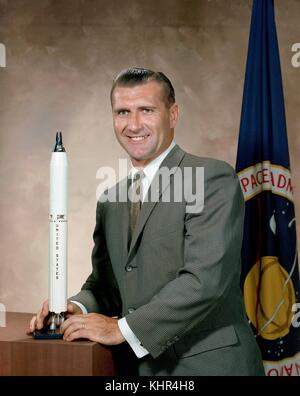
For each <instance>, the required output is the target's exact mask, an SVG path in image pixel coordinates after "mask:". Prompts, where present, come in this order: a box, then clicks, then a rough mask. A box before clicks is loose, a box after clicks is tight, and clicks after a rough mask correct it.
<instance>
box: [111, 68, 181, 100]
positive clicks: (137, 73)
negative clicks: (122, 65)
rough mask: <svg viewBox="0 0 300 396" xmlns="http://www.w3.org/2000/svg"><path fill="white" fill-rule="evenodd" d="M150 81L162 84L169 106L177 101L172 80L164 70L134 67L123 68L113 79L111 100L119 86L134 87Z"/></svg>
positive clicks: (164, 98)
mask: <svg viewBox="0 0 300 396" xmlns="http://www.w3.org/2000/svg"><path fill="white" fill-rule="evenodd" d="M149 81H156V82H158V83H159V84H161V86H162V89H163V96H164V97H163V100H164V102H165V103H166V106H167V107H171V106H172V104H173V103H175V91H174V88H173V85H172V83H171V81H170V80H169V79H168V77H167V76H166V75H165V74H163V73H162V72H156V71H153V70H150V69H143V68H140V67H132V68H129V69H125V70H122V71H121V72H120V73H119V74H118V75H117V76H116V77H115V78H114V80H113V85H112V88H111V91H110V100H111V102H112V99H113V93H114V90H115V88H116V87H117V86H123V87H134V86H136V85H141V84H146V83H147V82H149Z"/></svg>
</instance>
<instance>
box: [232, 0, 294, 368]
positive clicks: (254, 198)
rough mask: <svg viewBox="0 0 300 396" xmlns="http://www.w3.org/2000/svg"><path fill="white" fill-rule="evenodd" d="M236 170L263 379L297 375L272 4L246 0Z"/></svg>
mask: <svg viewBox="0 0 300 396" xmlns="http://www.w3.org/2000/svg"><path fill="white" fill-rule="evenodd" d="M236 170H237V172H238V175H239V178H240V183H241V187H242V190H243V193H244V198H245V204H246V212H245V228H244V240H243V247H242V276H241V285H242V288H243V292H244V300H245V306H246V311H247V315H248V318H249V322H250V323H251V326H252V329H253V332H254V335H255V337H256V340H257V342H258V344H259V347H260V349H261V353H262V357H263V360H264V366H265V371H266V375H269V376H290V375H297V376H299V375H300V327H299V325H300V323H299V318H298V319H297V312H298V311H299V310H300V304H298V301H299V283H300V282H299V270H298V262H297V238H296V220H295V212H294V204H293V185H292V178H291V171H290V160H289V150H288V139H287V131H286V121H285V109H284V96H283V87H282V79H281V68H280V59H279V50H278V42H277V33H276V26H275V17H274V1H273V0H254V1H253V9H252V20H251V29H250V38H249V47H248V57H247V66H246V75H245V83H244V95H243V105H242V114H241V124H240V133H239V144H238V154H237V163H236ZM298 307H299V308H298ZM298 316H299V315H298Z"/></svg>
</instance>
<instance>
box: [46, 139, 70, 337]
mask: <svg viewBox="0 0 300 396" xmlns="http://www.w3.org/2000/svg"><path fill="white" fill-rule="evenodd" d="M49 206H50V207H49V312H50V313H51V317H50V331H53V332H55V331H58V330H59V326H60V324H61V323H62V322H63V321H64V313H65V312H66V311H67V256H68V161H67V154H66V151H65V149H64V146H63V142H62V134H61V132H57V134H56V143H55V146H54V149H53V152H52V156H51V162H50V205H49Z"/></svg>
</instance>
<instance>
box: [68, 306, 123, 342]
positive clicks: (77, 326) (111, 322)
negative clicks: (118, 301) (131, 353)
mask: <svg viewBox="0 0 300 396" xmlns="http://www.w3.org/2000/svg"><path fill="white" fill-rule="evenodd" d="M61 332H62V333H64V340H65V341H73V340H76V339H78V338H87V339H88V340H91V341H95V342H99V343H100V344H104V345H118V344H121V343H122V342H124V341H125V338H124V337H123V335H122V333H121V331H120V329H119V326H118V320H117V319H114V318H110V317H108V316H104V315H100V314H96V313H90V314H87V315H74V316H71V317H70V318H69V319H67V320H66V321H65V322H64V323H63V324H62V325H61Z"/></svg>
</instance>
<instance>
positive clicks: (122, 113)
mask: <svg viewBox="0 0 300 396" xmlns="http://www.w3.org/2000/svg"><path fill="white" fill-rule="evenodd" d="M127 114H128V110H119V111H118V115H121V116H124V115H127Z"/></svg>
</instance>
